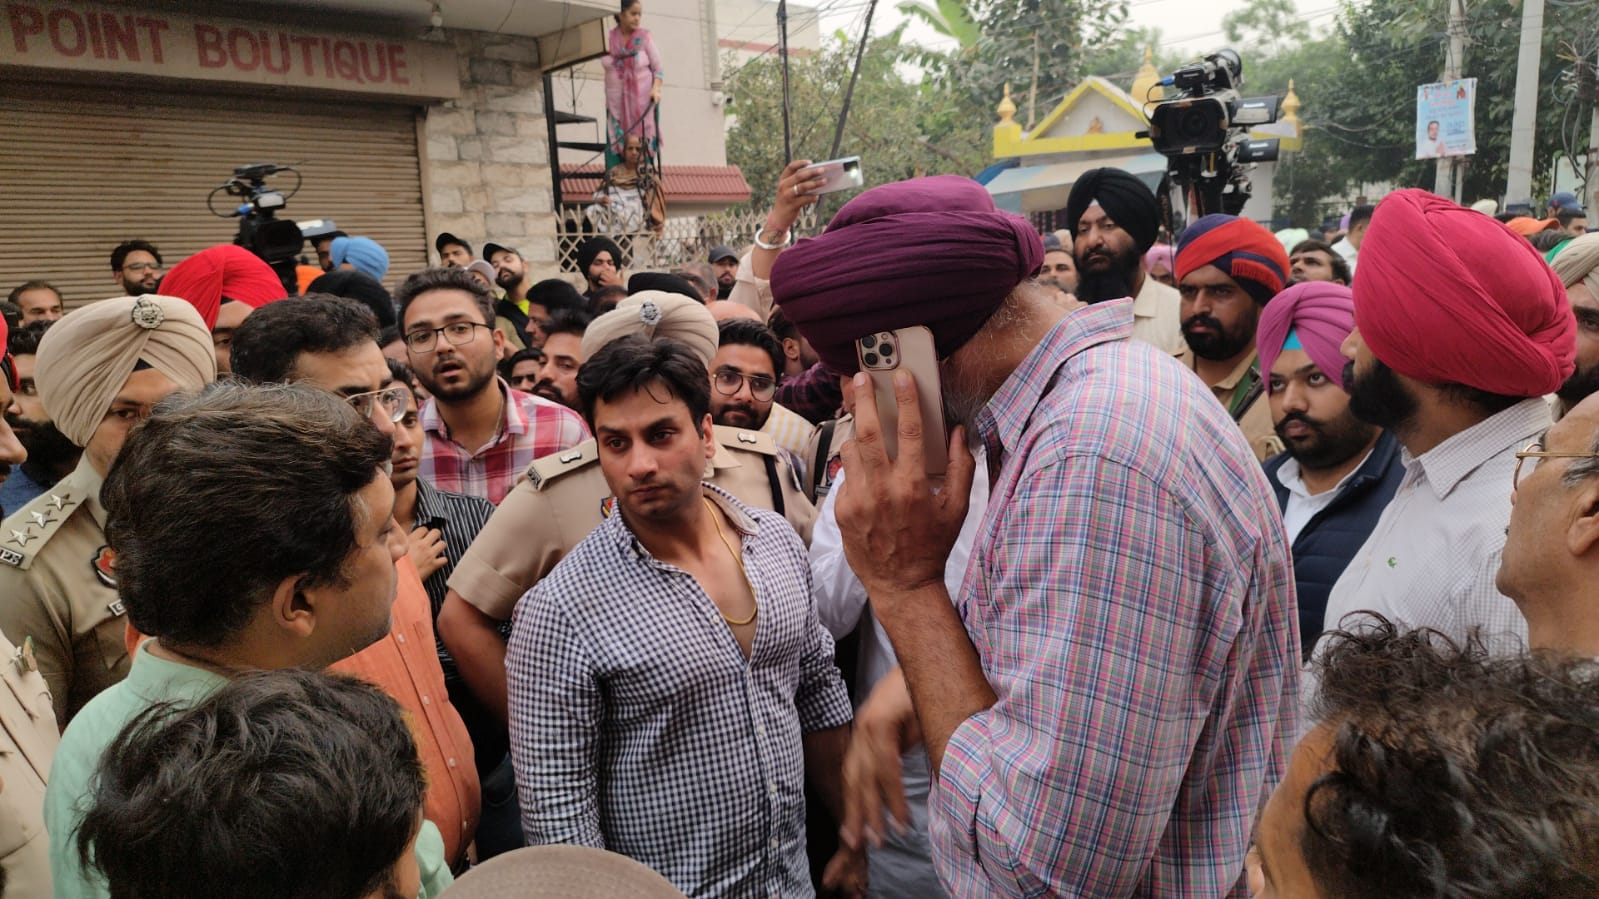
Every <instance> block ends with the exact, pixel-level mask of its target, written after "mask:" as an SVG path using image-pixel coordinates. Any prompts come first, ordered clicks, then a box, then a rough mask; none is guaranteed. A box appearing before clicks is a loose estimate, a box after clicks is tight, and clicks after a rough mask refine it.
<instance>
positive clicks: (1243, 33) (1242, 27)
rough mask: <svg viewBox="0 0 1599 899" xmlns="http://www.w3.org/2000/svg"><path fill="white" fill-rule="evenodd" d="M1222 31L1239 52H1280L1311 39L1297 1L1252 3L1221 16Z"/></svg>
mask: <svg viewBox="0 0 1599 899" xmlns="http://www.w3.org/2000/svg"><path fill="white" fill-rule="evenodd" d="M1221 28H1222V33H1223V34H1225V35H1227V41H1228V43H1230V44H1232V45H1233V49H1235V50H1238V51H1239V52H1240V53H1242V52H1245V51H1255V52H1261V53H1267V54H1273V53H1278V52H1281V51H1282V50H1284V49H1286V48H1288V47H1291V46H1294V45H1295V44H1299V43H1302V42H1304V41H1306V40H1308V39H1309V38H1310V28H1309V26H1307V25H1306V24H1305V20H1304V19H1302V18H1300V16H1299V10H1298V9H1297V8H1296V7H1295V6H1294V0H1250V2H1249V3H1248V4H1247V5H1245V6H1242V7H1240V8H1238V9H1235V10H1233V11H1232V12H1230V13H1227V14H1226V15H1224V16H1222V17H1221Z"/></svg>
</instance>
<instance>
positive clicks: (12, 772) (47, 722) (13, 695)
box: [0, 637, 61, 896]
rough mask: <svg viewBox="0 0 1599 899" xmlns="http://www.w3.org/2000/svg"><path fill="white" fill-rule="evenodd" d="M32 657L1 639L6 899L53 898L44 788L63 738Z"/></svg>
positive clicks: (0, 846) (0, 847)
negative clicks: (11, 898) (24, 898)
mask: <svg viewBox="0 0 1599 899" xmlns="http://www.w3.org/2000/svg"><path fill="white" fill-rule="evenodd" d="M29 649H30V651H29V652H28V653H27V654H26V655H24V654H22V653H20V652H18V650H17V647H15V646H13V645H12V644H11V642H10V641H9V640H6V639H5V638H4V637H0V681H4V684H3V685H0V868H4V869H5V875H6V895H7V896H49V895H50V893H51V889H50V852H49V846H50V843H49V838H48V837H47V836H46V834H45V830H44V788H45V782H46V780H47V779H48V777H49V774H50V759H51V757H52V756H54V755H55V750H56V744H57V743H58V742H59V741H60V739H61V737H60V734H59V733H58V732H57V730H56V716H55V708H54V706H53V705H52V704H51V702H50V688H49V687H48V686H46V685H45V681H44V677H43V676H42V675H41V674H39V672H38V671H37V670H36V669H35V668H34V666H33V663H32V661H30V660H32V659H33V658H34V656H33V653H32V651H31V649H32V647H29Z"/></svg>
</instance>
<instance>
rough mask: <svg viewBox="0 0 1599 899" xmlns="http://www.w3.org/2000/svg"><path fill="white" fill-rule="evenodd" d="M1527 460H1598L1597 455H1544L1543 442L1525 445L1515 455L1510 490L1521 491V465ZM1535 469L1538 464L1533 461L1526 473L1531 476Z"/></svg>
mask: <svg viewBox="0 0 1599 899" xmlns="http://www.w3.org/2000/svg"><path fill="white" fill-rule="evenodd" d="M1528 459H1534V460H1537V459H1599V453H1546V452H1544V449H1543V441H1542V440H1534V441H1533V442H1531V443H1529V444H1527V445H1526V447H1524V448H1523V449H1522V450H1521V452H1519V453H1516V471H1515V473H1514V474H1512V475H1511V476H1510V489H1512V490H1519V489H1521V465H1522V463H1523V462H1526V461H1527V460H1528ZM1537 467H1538V463H1537V462H1536V461H1534V462H1533V463H1532V465H1531V466H1530V467H1528V469H1527V473H1528V474H1531V473H1532V471H1533V469H1535V468H1537Z"/></svg>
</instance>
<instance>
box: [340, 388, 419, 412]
mask: <svg viewBox="0 0 1599 899" xmlns="http://www.w3.org/2000/svg"><path fill="white" fill-rule="evenodd" d="M410 398H411V388H409V387H407V386H405V385H404V384H395V385H393V386H392V387H385V388H383V389H382V390H369V391H367V392H366V393H354V394H351V395H349V396H347V397H345V398H344V401H345V402H347V403H349V404H350V408H352V409H354V410H355V411H357V412H359V413H361V414H362V415H365V416H366V417H368V418H371V417H372V409H373V407H374V406H375V405H381V406H382V407H383V414H385V415H387V416H388V418H389V421H399V420H400V419H402V418H404V417H405V405H406V400H408V399H410Z"/></svg>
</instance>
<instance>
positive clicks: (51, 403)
mask: <svg viewBox="0 0 1599 899" xmlns="http://www.w3.org/2000/svg"><path fill="white" fill-rule="evenodd" d="M140 362H143V363H145V364H146V365H148V366H150V367H151V368H153V369H155V370H156V371H159V372H161V373H162V374H164V375H166V376H167V377H169V378H171V379H172V380H173V381H175V382H176V383H177V385H178V389H179V390H182V391H185V392H190V393H193V392H197V391H199V390H200V389H202V388H203V387H205V385H207V384H209V383H211V382H212V381H214V380H216V376H217V357H216V351H215V349H213V348H212V344H211V331H210V329H209V328H207V327H206V326H205V321H204V320H203V319H201V318H200V313H198V312H196V311H195V309H194V307H193V306H191V305H189V304H188V303H187V302H185V301H184V300H180V299H176V298H174V297H163V296H156V295H154V294H146V295H145V296H142V297H120V298H118V299H114V300H102V301H101V302H98V303H93V304H91V305H88V306H85V307H83V308H81V309H74V310H73V311H72V312H70V313H68V314H67V315H66V316H63V317H62V319H61V320H60V321H59V322H56V323H55V324H54V325H51V326H50V330H49V331H46V332H45V335H44V339H43V340H41V341H39V352H38V355H37V356H36V357H35V361H34V382H35V383H36V384H37V385H38V387H39V398H40V400H41V401H43V403H44V407H45V408H46V409H48V410H49V411H50V417H51V419H53V420H54V421H55V425H56V427H57V428H58V429H60V431H61V433H62V434H65V435H66V437H67V439H68V440H71V441H72V442H73V443H75V444H77V445H78V446H85V445H87V444H88V442H89V438H90V437H93V436H94V431H95V429H96V428H98V427H99V426H100V422H101V421H102V420H104V419H105V414H106V411H107V410H108V409H110V408H111V402H112V401H113V400H115V399H116V396H117V392H118V391H120V390H121V389H122V387H123V385H124V384H126V383H127V382H128V376H129V375H131V374H133V372H134V369H135V368H136V367H138V364H139V363H140Z"/></svg>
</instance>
